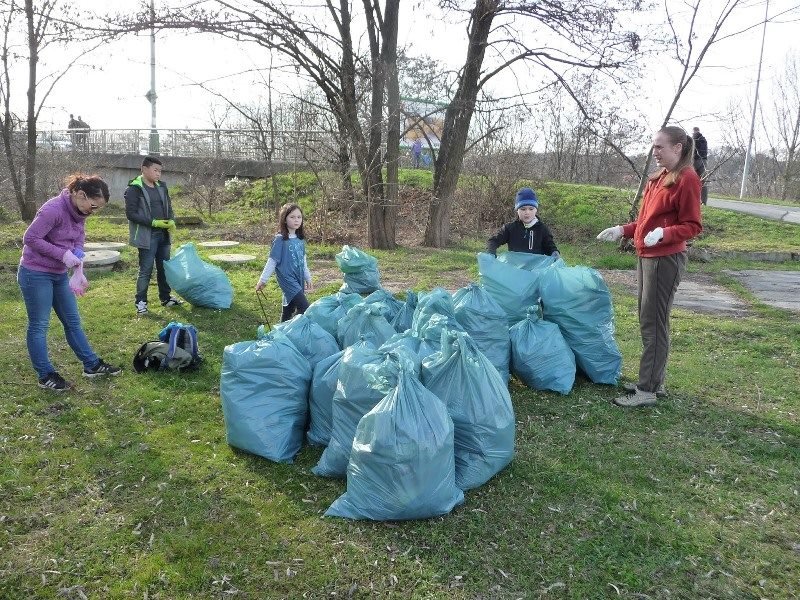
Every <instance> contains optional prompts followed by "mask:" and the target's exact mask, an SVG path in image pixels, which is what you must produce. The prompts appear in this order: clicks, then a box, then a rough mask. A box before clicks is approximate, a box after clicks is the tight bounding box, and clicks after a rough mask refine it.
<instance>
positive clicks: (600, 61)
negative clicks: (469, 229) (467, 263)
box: [424, 0, 638, 247]
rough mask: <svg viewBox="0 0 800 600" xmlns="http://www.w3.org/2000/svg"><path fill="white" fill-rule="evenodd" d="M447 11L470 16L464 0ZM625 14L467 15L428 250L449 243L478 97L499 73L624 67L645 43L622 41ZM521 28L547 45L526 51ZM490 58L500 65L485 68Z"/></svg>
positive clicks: (543, 6)
mask: <svg viewBox="0 0 800 600" xmlns="http://www.w3.org/2000/svg"><path fill="white" fill-rule="evenodd" d="M440 5H441V6H442V7H443V8H444V9H445V10H449V11H463V10H465V9H463V8H462V7H461V2H459V1H458V0H441V1H440ZM618 13H619V9H618V8H617V6H616V3H614V2H602V3H601V2H591V1H588V2H586V1H583V2H581V1H577V0H576V1H574V2H572V1H561V2H538V1H533V0H530V1H503V0H474V2H473V3H472V4H471V8H470V9H468V10H467V14H468V27H467V44H468V47H467V55H466V58H465V60H464V64H463V67H462V68H461V70H460V72H459V75H458V83H457V87H456V91H455V94H454V95H453V97H452V99H451V101H450V104H449V106H448V108H447V111H446V113H445V119H444V131H443V133H442V139H441V145H440V148H439V153H438V156H437V157H436V160H435V163H434V165H435V168H434V176H433V188H434V189H433V200H432V202H431V205H430V211H429V220H428V226H427V229H426V231H425V242H424V243H425V244H426V245H429V246H435V247H441V246H444V245H446V244H447V242H448V240H449V233H450V212H451V209H452V204H453V198H454V193H455V190H456V187H457V184H458V178H459V176H460V174H461V168H462V165H463V162H464V154H465V152H466V149H467V141H468V134H469V130H470V123H471V121H472V117H473V114H474V112H475V109H476V101H477V98H478V94H479V92H480V91H481V90H482V89H483V88H484V87H485V86H486V85H487V84H488V83H489V82H491V81H492V80H493V78H494V77H496V76H497V75H498V74H499V73H501V72H504V71H505V70H506V69H508V68H510V67H512V66H513V65H515V64H518V63H522V62H523V61H527V62H530V63H534V64H536V65H546V66H548V67H550V68H551V69H553V70H556V71H557V69H558V67H562V68H564V67H568V68H588V69H613V68H616V67H619V66H620V65H622V64H624V62H625V61H626V60H628V59H629V58H630V57H631V56H632V55H633V53H634V52H635V50H636V48H637V47H638V38H637V37H636V36H635V35H630V34H620V33H618V31H617V29H618V27H617V15H618ZM522 28H525V29H526V30H528V32H529V33H530V32H534V33H535V34H539V35H536V39H537V43H539V44H541V45H540V46H536V47H533V46H529V45H527V44H526V43H525V41H524V40H525V39H526V38H527V37H531V36H530V35H529V36H526V35H524V34H523V31H522ZM553 37H555V38H556V39H557V41H556V40H554V39H553ZM558 48H561V50H559V49H558ZM487 51H489V53H490V56H491V57H492V58H493V59H496V60H491V61H490V63H489V65H488V66H486V67H484V60H485V59H486V55H487Z"/></svg>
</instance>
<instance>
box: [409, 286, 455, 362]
mask: <svg viewBox="0 0 800 600" xmlns="http://www.w3.org/2000/svg"><path fill="white" fill-rule="evenodd" d="M445 330H456V331H463V330H464V328H463V327H461V324H459V322H458V320H457V319H456V312H455V307H454V306H453V297H452V296H451V295H450V292H448V291H447V290H445V289H443V288H436V289H434V290H433V291H431V292H430V293H428V294H423V295H420V298H419V302H418V303H417V308H416V310H415V311H414V317H413V319H412V321H411V331H412V332H413V333H414V335H416V336H417V337H419V338H420V339H421V340H422V344H421V345H420V349H419V355H420V357H422V358H425V357H426V356H429V355H431V354H433V353H434V352H437V351H438V350H439V345H440V344H441V340H442V332H443V331H445Z"/></svg>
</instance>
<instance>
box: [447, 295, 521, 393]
mask: <svg viewBox="0 0 800 600" xmlns="http://www.w3.org/2000/svg"><path fill="white" fill-rule="evenodd" d="M453 306H454V307H455V313H456V320H458V323H459V324H460V325H461V326H462V327H463V328H464V330H465V331H466V332H467V333H468V334H470V336H472V339H473V340H475V343H476V344H477V345H478V348H479V349H480V351H481V352H483V354H484V355H486V358H488V359H489V361H490V362H491V363H492V364H493V365H494V368H495V369H497V372H498V373H500V377H502V378H503V381H505V382H506V384H508V380H509V379H511V375H510V373H509V362H510V360H511V340H510V338H509V337H508V322H507V317H506V313H505V311H504V310H503V309H502V308H501V306H500V305H499V304H498V303H497V301H496V300H495V299H494V298H492V296H491V294H489V292H487V291H486V290H485V289H483V287H481V286H480V285H478V284H477V283H470V284H469V285H467V286H466V287H463V288H461V289H460V290H458V291H457V292H456V293H455V294H453Z"/></svg>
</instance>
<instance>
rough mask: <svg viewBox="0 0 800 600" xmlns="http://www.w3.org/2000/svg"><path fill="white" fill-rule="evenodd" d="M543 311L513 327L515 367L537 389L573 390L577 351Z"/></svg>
mask: <svg viewBox="0 0 800 600" xmlns="http://www.w3.org/2000/svg"><path fill="white" fill-rule="evenodd" d="M538 312H539V311H536V310H532V311H530V312H529V313H528V317H527V318H526V319H525V320H523V321H520V322H519V323H517V324H516V325H514V326H513V327H512V328H511V330H510V334H511V369H512V370H513V371H514V375H516V376H517V377H519V378H520V379H521V380H522V381H523V382H524V383H525V385H527V386H528V387H530V388H533V389H535V390H552V391H554V392H559V393H561V394H565V395H566V394H569V393H570V391H572V386H573V385H574V384H575V355H574V354H573V353H572V350H570V347H569V345H568V344H567V342H566V341H565V340H564V336H562V335H561V330H560V329H559V327H558V325H556V324H555V323H549V322H547V321H544V320H543V319H541V317H540V316H539V315H538Z"/></svg>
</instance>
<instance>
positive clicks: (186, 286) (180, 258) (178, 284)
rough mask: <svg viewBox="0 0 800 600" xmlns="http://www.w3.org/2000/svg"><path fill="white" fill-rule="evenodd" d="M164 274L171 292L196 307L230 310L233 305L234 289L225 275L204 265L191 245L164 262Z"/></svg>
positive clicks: (182, 248)
mask: <svg viewBox="0 0 800 600" xmlns="http://www.w3.org/2000/svg"><path fill="white" fill-rule="evenodd" d="M164 273H165V274H166V276H167V283H168V284H169V286H170V287H171V288H172V290H173V291H174V292H175V293H177V294H179V295H181V296H183V297H184V298H185V299H186V300H187V301H188V302H189V303H191V304H192V305H193V306H204V307H206V308H230V306H231V303H232V302H233V287H232V286H231V282H230V280H229V279H228V276H227V275H226V274H225V271H223V270H222V269H220V268H219V267H217V266H215V265H212V264H209V263H207V262H203V259H201V258H200V255H198V254H197V249H196V248H195V246H194V244H193V243H191V242H189V243H188V244H183V245H182V246H181V247H180V248H178V251H177V252H176V253H175V256H173V257H172V258H171V259H170V260H165V261H164Z"/></svg>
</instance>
